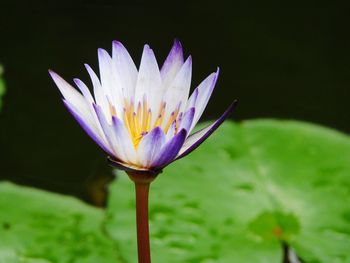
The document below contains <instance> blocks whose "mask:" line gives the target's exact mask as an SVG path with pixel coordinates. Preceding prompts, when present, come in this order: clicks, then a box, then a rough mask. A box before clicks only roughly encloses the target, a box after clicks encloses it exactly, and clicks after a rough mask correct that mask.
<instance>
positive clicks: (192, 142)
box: [176, 100, 237, 159]
mask: <svg viewBox="0 0 350 263" xmlns="http://www.w3.org/2000/svg"><path fill="white" fill-rule="evenodd" d="M236 105H237V101H236V100H235V101H234V102H233V103H232V104H231V105H230V106H229V107H228V109H227V110H226V111H225V112H224V114H222V115H221V117H220V118H219V119H217V120H216V121H215V122H214V123H212V124H211V125H209V126H207V127H206V128H204V129H202V130H199V131H198V132H196V133H194V134H192V135H190V136H189V137H188V138H187V140H186V141H185V143H184V144H183V146H182V148H181V150H180V152H179V154H178V156H177V157H176V159H180V158H182V157H185V156H186V155H188V154H189V153H191V152H192V151H193V150H195V149H196V148H197V147H198V146H199V145H201V144H202V143H203V142H204V141H205V140H206V139H207V138H208V137H209V136H210V135H211V134H212V133H213V132H214V131H215V130H216V129H217V128H219V126H220V125H221V124H222V123H223V122H224V120H226V118H227V117H228V116H229V115H230V114H231V112H232V111H233V110H234V109H235V106H236Z"/></svg>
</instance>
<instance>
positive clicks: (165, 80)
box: [49, 40, 235, 174]
mask: <svg viewBox="0 0 350 263" xmlns="http://www.w3.org/2000/svg"><path fill="white" fill-rule="evenodd" d="M98 62H99V72H100V78H98V76H97V74H96V73H95V72H94V71H93V70H92V68H91V67H90V66H89V65H87V64H85V67H86V69H87V71H88V73H89V75H90V78H91V82H92V85H93V94H94V96H92V94H91V92H90V90H89V89H88V87H87V85H85V84H84V83H83V81H81V80H80V79H74V82H75V84H76V86H77V87H78V89H79V90H80V92H79V91H78V90H77V89H75V88H73V87H72V86H71V85H70V84H68V83H67V82H66V81H65V80H64V79H62V78H61V77H60V76H59V75H57V74H56V73H55V72H53V71H51V70H50V71H49V72H50V75H51V77H52V78H53V80H54V82H55V83H56V85H57V87H58V88H59V90H60V92H61V93H62V95H63V97H64V100H63V102H64V104H65V106H66V107H67V108H68V110H69V111H70V113H71V114H72V115H73V116H74V117H75V119H76V120H77V121H78V123H79V124H80V125H81V127H82V128H83V129H84V130H85V131H86V133H87V134H88V135H89V136H90V137H91V138H92V139H93V140H94V141H95V142H96V143H97V144H98V145H99V146H100V147H101V148H102V149H103V150H104V151H105V152H106V153H107V154H108V156H109V160H110V162H111V163H112V164H113V165H115V166H116V167H118V168H120V169H123V170H125V171H127V172H137V173H142V172H146V173H151V174H152V173H153V174H158V173H159V172H160V171H161V170H162V169H163V168H164V167H165V166H167V165H168V164H170V163H171V162H173V161H174V160H177V159H180V158H182V157H184V156H186V155H187V154H189V153H190V152H192V151H193V150H194V149H196V148H197V147H198V146H199V145H200V144H201V143H202V142H203V141H204V140H205V139H206V138H208V137H209V136H210V135H211V134H212V133H213V132H214V131H215V130H216V129H217V128H218V127H219V125H220V124H221V123H222V122H223V121H224V120H225V119H226V118H227V116H228V115H229V113H230V112H231V111H232V110H233V108H234V105H235V102H234V103H232V104H231V105H230V106H229V108H228V109H227V110H226V111H225V113H224V114H223V115H222V116H221V117H220V118H219V119H218V120H216V121H215V122H213V123H212V124H211V125H209V126H208V127H206V128H204V129H201V130H200V131H197V132H195V133H193V134H191V131H192V130H193V128H194V127H195V125H196V124H197V122H198V120H199V119H200V117H201V115H202V113H203V111H204V109H205V107H206V106H207V103H208V101H209V98H210V96H211V94H212V92H213V89H214V87H215V84H216V81H217V79H218V75H219V69H217V71H216V72H214V73H211V74H210V75H209V76H208V77H207V78H206V79H204V80H203V81H202V82H201V83H200V84H199V86H198V87H197V88H196V89H195V90H194V91H193V93H192V95H191V96H189V92H190V86H191V75H192V58H191V56H189V57H188V58H187V59H186V60H184V56H183V49H182V46H181V44H180V42H179V41H178V40H175V41H174V44H173V47H172V49H171V51H170V53H169V55H168V56H167V58H166V60H165V62H164V64H163V66H162V67H161V69H159V67H158V64H157V60H156V58H155V55H154V53H153V50H152V49H151V48H150V47H149V46H148V45H145V46H144V49H143V53H142V58H141V63H140V66H139V69H137V68H136V66H135V63H134V62H133V60H132V58H131V56H130V55H129V53H128V51H127V50H126V48H125V47H124V46H123V45H122V44H121V43H120V42H118V41H113V45H112V55H111V56H110V54H109V53H108V52H107V51H106V50H104V49H98Z"/></svg>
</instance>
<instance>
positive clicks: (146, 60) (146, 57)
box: [135, 45, 163, 125]
mask: <svg viewBox="0 0 350 263" xmlns="http://www.w3.org/2000/svg"><path fill="white" fill-rule="evenodd" d="M144 96H146V99H147V101H148V105H149V108H150V109H151V112H152V120H151V124H152V125H153V123H154V121H155V119H156V117H157V116H158V110H159V108H160V102H161V98H162V96H163V90H162V87H161V78H160V72H159V68H158V64H157V60H156V58H155V56H154V53H153V51H152V49H150V47H149V46H148V45H145V46H144V49H143V53H142V58H141V64H140V69H139V74H138V77H137V83H136V90H135V104H137V103H139V102H142V101H143V98H144Z"/></svg>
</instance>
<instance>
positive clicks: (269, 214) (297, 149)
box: [106, 120, 350, 263]
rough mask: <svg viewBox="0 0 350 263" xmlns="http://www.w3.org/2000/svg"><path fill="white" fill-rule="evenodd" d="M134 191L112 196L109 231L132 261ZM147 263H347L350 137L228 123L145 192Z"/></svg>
mask: <svg viewBox="0 0 350 263" xmlns="http://www.w3.org/2000/svg"><path fill="white" fill-rule="evenodd" d="M133 191H134V189H133V185H132V183H131V182H130V181H129V179H128V178H127V176H126V175H125V174H120V176H119V177H118V179H117V180H116V181H115V182H114V183H113V185H112V186H111V188H110V192H111V197H110V201H109V207H108V218H107V226H106V227H107V231H108V233H109V234H110V236H111V237H112V238H113V239H114V240H115V241H116V242H117V244H118V247H119V248H120V253H121V257H122V258H123V260H125V262H135V261H136V232H135V215H134V213H135V212H134V206H135V204H134V202H135V201H134V192H133ZM150 227H151V236H152V238H151V242H152V255H153V259H154V262H167V263H180V262H181V263H183V262H186V263H187V262H188V263H191V262H193V263H209V262H210V263H214V262H220V263H226V262H227V263H232V262H239V263H251V262H254V263H265V262H266V263H281V262H282V254H283V253H282V251H283V249H282V243H287V244H288V245H289V246H291V247H293V248H294V249H295V251H296V253H297V255H298V256H299V257H301V258H302V259H303V262H306V263H330V262H334V263H345V262H350V139H349V137H348V136H346V135H344V134H341V133H339V132H336V131H333V130H331V129H327V128H322V127H320V126H316V125H311V124H306V123H301V122H294V121H275V120H256V121H247V122H243V123H241V124H234V123H229V122H227V123H226V124H224V125H223V126H222V127H221V128H220V129H219V130H218V131H217V132H216V133H215V134H214V135H213V136H212V137H211V138H209V139H208V141H207V142H205V143H204V144H203V145H202V146H201V147H200V148H199V149H198V150H196V151H195V152H193V153H192V154H191V155H189V156H188V157H185V158H184V159H182V160H179V161H177V162H175V163H174V164H172V165H170V166H169V167H167V168H166V169H165V171H164V173H163V174H161V175H160V176H159V178H158V179H157V180H156V181H155V182H154V183H153V184H152V187H151V194H150Z"/></svg>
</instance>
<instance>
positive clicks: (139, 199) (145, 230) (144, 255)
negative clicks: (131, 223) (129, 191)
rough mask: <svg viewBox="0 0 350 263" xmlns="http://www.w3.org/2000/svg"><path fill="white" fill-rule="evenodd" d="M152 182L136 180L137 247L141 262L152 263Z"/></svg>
mask: <svg viewBox="0 0 350 263" xmlns="http://www.w3.org/2000/svg"><path fill="white" fill-rule="evenodd" d="M149 186H150V183H137V182H135V191H136V224H137V248H138V255H139V263H151V252H150V250H151V248H150V244H149V226H148V190H149Z"/></svg>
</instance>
